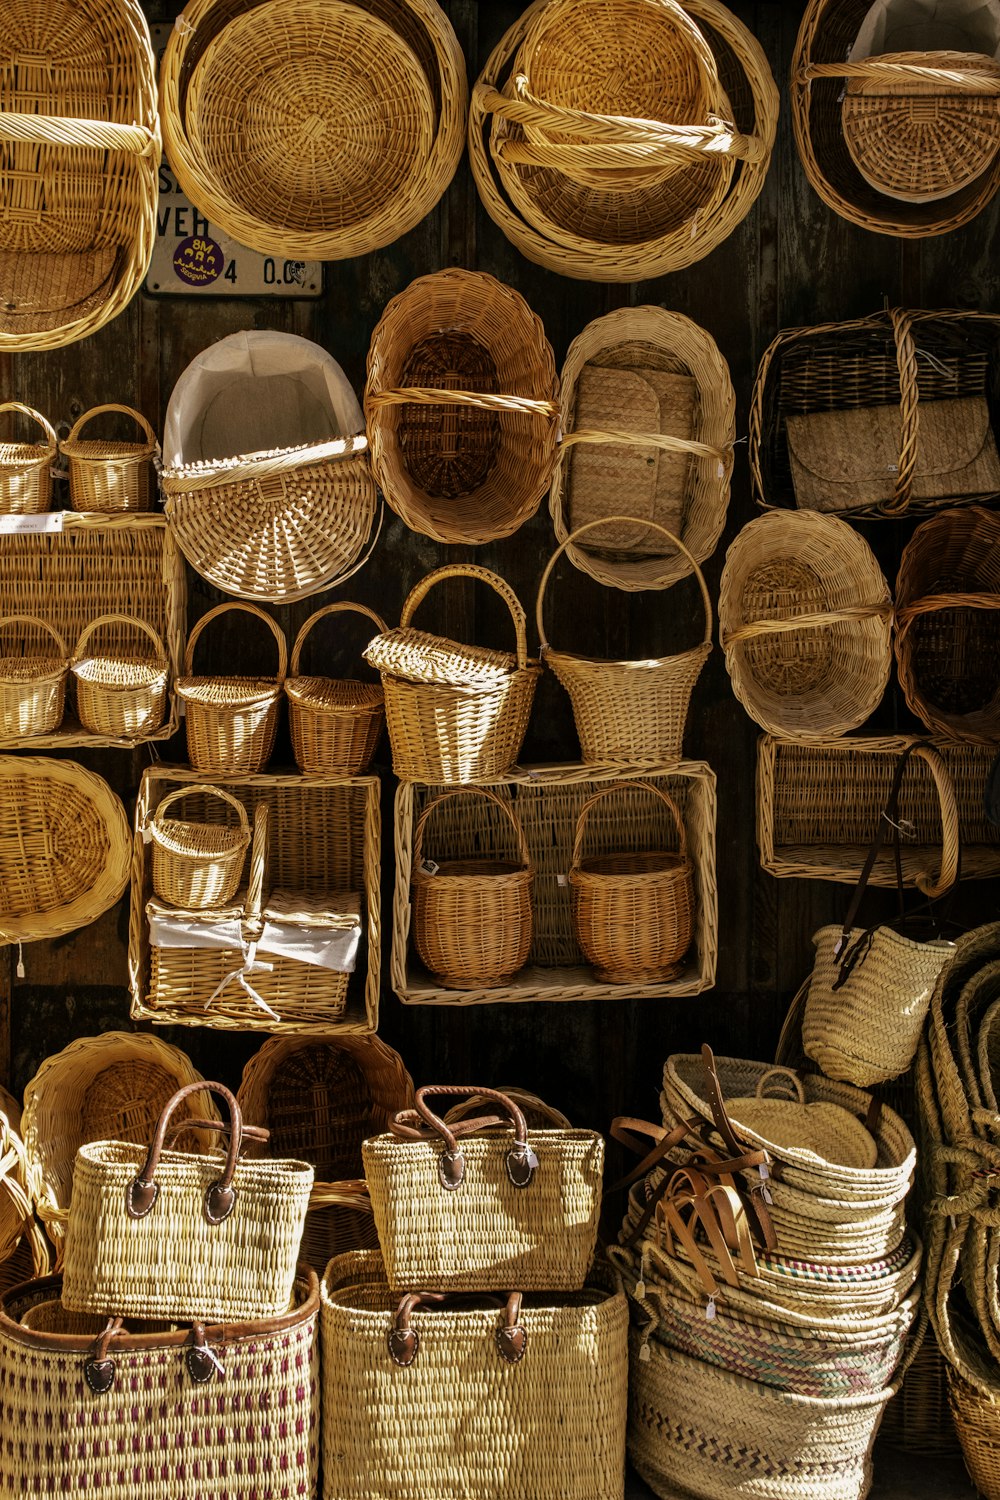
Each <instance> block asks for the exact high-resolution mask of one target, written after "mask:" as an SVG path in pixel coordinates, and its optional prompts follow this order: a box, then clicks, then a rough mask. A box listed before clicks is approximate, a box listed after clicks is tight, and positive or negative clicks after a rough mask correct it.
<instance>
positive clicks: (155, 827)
mask: <svg viewBox="0 0 1000 1500" xmlns="http://www.w3.org/2000/svg"><path fill="white" fill-rule="evenodd" d="M195 795H197V796H198V797H200V798H208V799H212V798H214V799H215V800H216V801H217V802H222V803H223V804H224V805H225V806H227V807H229V808H230V809H232V811H234V812H235V813H236V817H237V822H236V823H235V824H233V823H232V822H229V823H192V822H190V821H187V820H184V819H180V818H178V817H176V816H174V817H172V818H168V817H167V816H166V813H167V811H168V809H169V808H171V807H174V806H175V805H176V804H177V803H178V802H180V801H181V800H182V799H183V798H185V797H190V796H195ZM147 828H148V830H149V836H150V840H151V841H152V845H153V861H152V881H153V890H154V891H155V892H156V894H157V896H159V898H160V900H161V901H169V902H171V903H172V905H174V906H178V907H181V908H182V909H184V910H187V911H205V910H207V909H209V908H210V907H213V906H225V905H226V904H227V903H228V902H229V901H231V900H232V899H233V897H234V896H235V894H236V892H237V890H238V889H239V884H240V879H241V877H242V874H243V865H244V863H245V860H246V852H247V849H248V848H249V847H250V821H249V819H248V818H247V810H246V808H245V807H244V805H243V803H242V802H240V801H239V800H238V798H236V797H234V796H233V795H232V793H231V792H227V791H224V790H223V788H222V787H218V786H205V785H202V784H199V785H198V786H183V787H179V788H178V789H177V790H176V791H173V792H169V793H168V794H167V796H166V797H164V798H163V800H162V801H161V802H159V803H158V804H157V807H156V811H155V812H154V813H153V815H152V817H151V818H150V819H149V822H148V824H147Z"/></svg>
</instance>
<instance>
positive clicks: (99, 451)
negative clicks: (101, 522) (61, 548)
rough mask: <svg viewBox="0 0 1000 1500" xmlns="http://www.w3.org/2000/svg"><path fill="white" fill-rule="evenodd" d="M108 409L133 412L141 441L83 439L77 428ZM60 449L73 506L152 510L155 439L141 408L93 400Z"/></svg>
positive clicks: (130, 414) (157, 451) (156, 455)
mask: <svg viewBox="0 0 1000 1500" xmlns="http://www.w3.org/2000/svg"><path fill="white" fill-rule="evenodd" d="M109 411H114V412H120V413H121V414H122V415H123V416H126V417H132V418H133V419H134V420H135V421H136V422H137V423H138V425H139V427H141V428H142V432H143V435H144V438H145V441H144V442H142V443H120V442H109V441H108V440H107V439H106V438H98V439H94V438H90V439H88V440H87V441H86V442H83V441H82V440H81V438H80V433H81V432H82V431H83V429H84V427H85V426H86V425H87V424H88V423H89V422H91V421H92V420H93V419H94V417H99V416H102V415H103V414H104V413H105V412H109ZM59 450H60V452H61V453H62V455H63V457H64V458H67V459H69V499H70V504H71V505H72V507H73V509H74V510H82V511H130V512H131V511H145V510H152V508H153V501H154V499H155V496H156V476H155V473H154V468H153V465H154V463H155V462H156V461H157V460H158V459H159V457H160V445H159V443H158V442H157V441H156V433H155V432H154V431H153V429H152V427H151V426H150V425H149V423H148V422H147V421H146V418H145V417H144V416H143V415H142V413H141V412H138V411H135V410H134V409H133V408H132V407H131V406H115V405H111V406H94V407H92V408H91V410H90V411H86V412H84V414H83V416H82V417H80V418H79V419H78V421H76V422H75V423H74V424H73V427H72V428H71V430H70V432H69V434H68V436H67V437H65V438H64V439H63V441H62V442H61V443H60V445H59Z"/></svg>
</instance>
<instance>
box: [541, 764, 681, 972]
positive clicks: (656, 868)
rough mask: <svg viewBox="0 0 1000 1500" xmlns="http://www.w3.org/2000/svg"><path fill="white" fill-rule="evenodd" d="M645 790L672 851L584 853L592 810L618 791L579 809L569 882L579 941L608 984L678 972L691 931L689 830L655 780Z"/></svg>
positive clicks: (604, 790) (607, 790) (601, 794)
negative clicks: (667, 826)
mask: <svg viewBox="0 0 1000 1500" xmlns="http://www.w3.org/2000/svg"><path fill="white" fill-rule="evenodd" d="M623 786H624V787H625V788H628V787H630V786H631V787H635V788H639V787H642V788H644V789H645V790H646V791H648V792H649V793H650V794H651V795H652V796H653V797H658V798H659V799H660V801H661V802H663V803H664V804H665V805H666V806H667V807H668V808H669V810H670V813H671V816H672V817H673V820H674V824H675V827H676V829H677V838H678V849H677V852H676V853H667V852H665V851H662V850H657V851H655V852H652V853H647V854H633V853H627V852H615V853H612V854H596V855H594V854H592V855H586V856H585V855H584V853H583V843H584V832H585V828H586V824H587V819H588V817H589V815H590V812H591V810H592V809H593V808H594V807H595V806H596V805H597V804H598V803H599V802H603V801H604V800H605V799H606V798H608V797H612V796H615V795H616V794H618V793H620V791H621V790H622V789H623V788H621V787H603V788H602V789H601V790H600V791H597V792H595V793H594V795H593V796H592V797H591V798H590V799H589V800H588V801H587V802H585V803H584V805H583V807H582V808H581V810H580V816H579V817H578V819H577V823H576V836H575V838H574V840H573V859H572V864H571V865H570V870H569V883H570V887H571V890H572V894H573V926H574V929H575V931H576V937H577V941H578V943H579V944H580V947H581V948H582V949H583V952H584V954H585V956H586V959H587V962H588V963H590V964H592V965H593V967H594V972H595V976H596V978H597V979H598V980H600V981H602V982H604V983H606V984H646V983H648V984H662V983H665V982H667V981H669V980H670V979H672V978H673V977H674V976H675V975H676V974H677V973H678V972H679V970H680V967H681V963H682V960H683V959H684V956H685V954H686V953H687V951H688V948H689V947H690V946H691V937H692V933H693V931H694V904H695V901H694V882H693V878H692V865H691V861H690V859H689V858H688V852H687V831H686V829H685V827H684V820H683V819H682V817H681V815H680V813H679V811H678V809H677V805H676V803H674V802H673V800H672V799H671V798H670V796H669V795H668V793H666V792H665V791H663V790H662V788H660V787H658V786H656V785H655V784H654V783H652V782H648V781H646V782H632V783H629V782H626V783H624V784H623Z"/></svg>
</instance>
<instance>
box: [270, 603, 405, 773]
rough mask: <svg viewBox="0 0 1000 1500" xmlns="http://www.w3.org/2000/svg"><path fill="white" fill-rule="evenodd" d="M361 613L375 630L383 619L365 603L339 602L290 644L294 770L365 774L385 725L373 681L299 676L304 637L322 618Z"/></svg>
mask: <svg viewBox="0 0 1000 1500" xmlns="http://www.w3.org/2000/svg"><path fill="white" fill-rule="evenodd" d="M345 611H346V612H347V613H349V614H355V615H363V616H365V618H366V619H368V620H371V621H372V623H373V624H374V625H375V626H376V628H377V629H378V630H381V631H384V630H385V628H386V625H385V621H384V620H382V619H381V618H380V617H379V616H378V615H377V614H376V613H375V612H374V610H371V609H368V608H367V607H366V606H365V605H364V604H349V603H348V602H347V601H346V600H342V601H340V602H338V603H336V604H327V605H325V606H324V607H323V608H322V609H318V610H316V611H315V613H314V614H311V615H310V616H309V618H308V620H306V622H305V624H304V625H303V626H302V629H301V630H300V631H299V633H298V635H297V636H296V637H295V644H294V645H293V646H292V661H291V667H290V675H289V676H288V677H287V678H286V679H285V685H284V686H285V697H286V698H287V699H288V724H289V728H290V730H291V733H292V750H293V751H294V754H295V761H296V764H297V765H298V767H299V770H301V771H305V772H307V773H308V772H316V773H317V774H320V773H323V772H325V773H327V774H329V775H340V776H356V775H358V774H359V773H361V772H363V771H367V769H368V766H369V764H370V763H371V758H372V756H373V755H374V753H375V747H376V745H377V744H378V742H379V739H380V737H381V734H382V729H383V726H384V724H385V702H384V696H383V693H382V689H381V687H380V686H378V685H377V684H376V683H370V682H355V681H354V680H353V679H346V678H345V679H339V680H337V679H334V678H332V677H310V676H300V675H299V664H300V661H301V658H302V648H303V646H304V645H305V642H306V637H307V636H308V635H309V634H310V633H311V632H312V630H313V628H314V627H315V626H316V625H317V624H318V623H319V621H320V620H321V619H323V618H324V617H325V616H327V615H335V614H341V613H343V612H345Z"/></svg>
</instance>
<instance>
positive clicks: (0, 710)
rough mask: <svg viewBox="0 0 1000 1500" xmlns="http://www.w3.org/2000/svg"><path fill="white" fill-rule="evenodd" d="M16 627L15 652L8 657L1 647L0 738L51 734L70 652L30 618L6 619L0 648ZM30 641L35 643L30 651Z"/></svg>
mask: <svg viewBox="0 0 1000 1500" xmlns="http://www.w3.org/2000/svg"><path fill="white" fill-rule="evenodd" d="M15 625H16V626H18V627H20V628H19V629H18V630H17V634H16V639H17V644H18V646H19V648H20V649H18V650H15V651H12V650H11V649H10V647H9V645H8V646H5V645H3V644H0V735H2V736H3V738H4V739H9V738H10V739H12V738H15V737H22V736H23V737H24V738H25V739H27V738H29V737H30V736H31V735H35V734H50V733H51V732H52V730H53V729H58V728H59V725H60V724H61V723H62V716H63V709H64V707H65V703H66V675H67V673H68V671H69V652H68V651H67V649H66V642H65V641H64V640H63V638H62V636H61V635H60V634H59V632H58V630H56V628H55V627H54V626H53V625H50V624H49V623H48V621H47V620H40V619H37V618H36V617H35V616H34V615H7V616H6V617H5V618H4V619H2V620H0V642H3V640H4V637H7V639H8V640H9V632H10V630H11V628H12V627H13V626H15ZM30 636H34V637H36V641H35V643H34V645H33V646H32V648H31V649H30V650H29V649H28V638H29V637H30ZM38 637H41V641H40V643H39V641H38V639H37V638H38ZM53 645H55V650H54V651H53V649H52V647H53Z"/></svg>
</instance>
